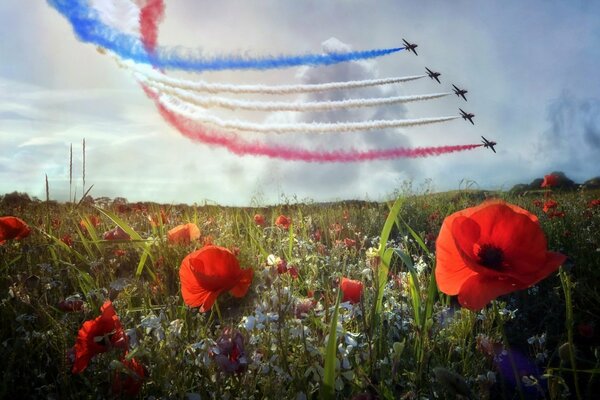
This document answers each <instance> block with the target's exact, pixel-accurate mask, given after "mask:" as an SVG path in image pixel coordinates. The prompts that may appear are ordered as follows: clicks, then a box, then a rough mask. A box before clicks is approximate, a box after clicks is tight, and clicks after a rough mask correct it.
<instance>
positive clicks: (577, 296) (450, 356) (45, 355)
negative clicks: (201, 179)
mask: <svg viewBox="0 0 600 400" xmlns="http://www.w3.org/2000/svg"><path fill="white" fill-rule="evenodd" d="M492 196H494V197H501V198H504V199H505V200H507V201H510V202H511V203H514V204H517V205H519V206H521V207H523V208H526V209H528V210H530V211H531V212H533V213H535V214H536V215H537V216H538V217H539V220H540V223H541V225H542V228H543V229H544V231H545V233H546V236H547V239H548V246H549V248H550V249H552V250H555V251H560V252H562V253H564V254H566V255H568V257H569V260H568V262H567V263H566V265H565V266H564V267H563V271H562V272H561V275H560V277H558V276H552V277H549V278H548V279H546V280H544V281H542V282H540V283H538V284H537V285H536V286H535V287H534V288H530V289H529V290H525V291H521V292H517V293H513V294H510V295H507V296H503V297H502V298H500V299H499V300H498V301H497V302H495V303H494V305H493V307H488V308H487V309H485V310H483V311H481V312H478V313H475V312H471V311H468V310H464V309H460V308H459V307H458V306H457V305H456V303H455V302H453V301H452V300H451V299H450V298H449V297H448V296H446V295H444V294H441V293H439V292H438V289H437V285H436V281H435V237H436V236H437V233H438V231H439V228H440V226H441V223H442V221H443V219H444V218H445V217H446V216H447V215H449V214H451V213H453V212H455V211H458V210H460V209H463V208H466V207H470V206H473V205H476V204H479V203H480V202H481V201H483V200H484V199H485V198H488V197H492ZM598 197H600V196H599V194H598V193H594V192H572V193H568V192H561V193H554V192H547V191H544V192H536V193H532V194H525V195H515V194H507V193H489V192H482V191H475V190H472V189H471V185H468V184H465V189H464V190H460V191H456V192H449V193H445V194H433V193H430V192H429V191H426V192H425V193H424V194H422V195H415V194H413V193H411V192H409V191H404V192H403V193H402V195H401V196H400V197H398V199H396V201H395V202H394V203H393V205H392V206H391V207H389V206H388V204H379V203H366V202H344V203H331V204H327V205H320V204H304V205H291V204H285V205H281V206H277V207H271V208H259V207H256V208H248V209H233V208H225V207H218V206H214V205H205V206H202V207H188V206H160V205H156V204H141V203H138V204H129V203H127V204H125V206H126V207H124V209H120V208H118V205H117V204H113V203H111V202H108V201H107V202H104V204H102V207H100V206H99V205H98V206H97V207H92V206H90V205H89V204H87V202H81V203H80V204H78V205H77V206H73V205H72V204H69V205H60V204H54V203H44V202H36V201H29V202H26V203H24V204H23V205H22V206H19V205H18V204H14V202H7V203H2V204H0V207H2V208H0V215H16V216H18V217H20V218H22V219H23V220H25V221H27V222H28V223H29V225H30V226H31V227H32V228H33V233H32V235H31V236H30V237H28V238H26V239H24V240H21V241H9V242H7V243H5V244H4V245H0V321H1V324H0V370H2V371H3V373H4V375H3V377H2V378H1V379H0V397H1V398H16V397H19V398H67V399H68V398H106V397H110V396H111V393H110V387H111V383H112V381H113V380H114V373H115V371H116V370H122V369H123V360H121V356H122V354H120V353H119V352H118V351H117V350H112V351H109V352H106V353H103V354H101V355H98V356H97V357H95V358H94V359H93V360H92V362H91V363H90V366H89V368H88V369H87V370H86V371H84V372H83V373H82V374H79V375H73V374H71V372H70V369H71V366H70V364H69V361H68V358H67V357H66V354H67V353H68V351H69V350H70V349H71V348H72V347H73V345H74V343H75V340H76V337H77V332H78V330H79V329H80V328H81V326H82V324H83V322H84V321H86V320H90V319H93V318H96V317H97V316H98V315H99V307H100V306H101V304H102V303H103V301H104V300H105V299H108V298H110V299H112V301H113V304H114V307H115V310H116V311H117V313H118V315H119V318H120V320H121V322H122V324H123V326H124V328H125V329H127V330H128V332H129V333H130V335H132V338H133V336H135V340H133V339H132V340H131V348H130V352H129V353H128V355H127V356H126V357H127V359H131V358H135V359H136V360H138V361H139V362H140V363H141V364H143V365H144V366H145V368H146V370H147V372H148V375H147V376H148V377H147V378H146V379H145V380H144V385H143V387H142V391H141V393H140V395H139V396H140V397H142V398H147V397H150V396H155V397H157V398H184V397H185V396H186V395H187V394H188V393H189V394H192V393H194V394H198V395H200V396H201V397H202V398H226V397H229V398H248V399H250V398H255V399H259V398H282V399H283V398H296V397H299V398H302V396H303V395H304V396H306V398H309V399H310V398H317V397H319V396H322V397H325V398H340V399H341V398H352V397H354V396H357V395H360V394H365V395H366V394H368V395H370V396H372V397H377V398H383V399H388V398H389V399H393V398H403V397H404V398H419V397H427V398H442V399H444V398H454V394H453V393H451V392H450V391H449V390H450V389H449V387H450V386H451V385H450V386H449V383H448V382H450V383H452V382H453V380H456V379H459V378H460V381H461V384H463V381H464V384H466V385H467V386H468V387H469V390H470V392H472V393H473V396H474V397H477V398H482V399H484V398H490V397H491V396H492V395H493V396H496V398H498V397H500V398H502V397H503V398H518V396H519V391H518V390H517V389H515V388H514V387H511V386H510V383H509V382H508V381H507V380H506V379H502V377H501V376H500V374H498V373H497V369H496V367H495V364H494V363H495V361H494V360H495V357H496V358H497V354H494V353H493V352H494V349H496V350H498V349H502V348H508V347H510V348H511V349H518V351H519V352H520V353H522V354H523V355H524V356H525V357H527V358H528V359H529V360H532V362H534V363H535V364H536V366H537V367H538V368H539V369H540V370H541V371H543V372H544V374H545V375H546V378H543V377H541V376H540V377H535V378H536V379H538V380H540V381H543V379H547V382H548V385H547V386H548V389H547V390H546V392H545V395H546V397H547V398H552V399H554V398H556V399H558V398H560V397H561V396H563V397H564V396H568V395H572V396H577V395H578V394H579V395H580V396H581V398H585V397H586V396H588V395H589V394H590V393H595V390H597V388H598V381H599V379H600V377H599V371H598V365H600V360H598V359H597V343H598V332H597V331H595V330H594V329H597V327H598V326H600V315H598V312H597V310H599V309H600V295H599V294H598V291H597V287H598V284H599V283H600V258H599V257H598V252H597V249H600V237H599V236H598V235H597V232H599V231H600V207H596V208H594V207H590V206H589V204H590V200H591V199H595V198H598ZM549 199H553V200H556V201H557V203H558V206H557V208H556V210H557V211H560V212H564V216H562V217H561V216H551V214H549V213H546V212H544V211H543V210H542V206H543V203H544V202H545V201H547V200H549ZM540 202H541V204H542V206H540ZM161 211H162V212H164V214H165V215H166V217H167V219H166V220H165V221H163V220H162V219H161V218H160V217H159V218H155V221H154V222H151V221H150V220H151V219H152V218H151V217H153V216H157V215H158V216H160V213H161ZM255 213H261V214H263V215H264V216H265V220H266V221H267V223H266V226H264V227H261V226H257V225H256V224H255V223H254V221H253V219H252V216H253V215H254V214H255ZM280 214H284V215H286V216H288V217H290V218H291V219H292V221H293V225H292V226H291V227H290V229H289V230H285V229H282V228H280V227H277V226H275V225H274V221H275V219H276V217H277V216H278V215H280ZM92 216H94V217H99V219H100V221H99V225H98V226H95V225H94V224H93V223H92V222H93V221H92ZM81 221H83V223H82V224H80V222H81ZM188 222H193V223H196V224H197V225H198V227H199V228H200V230H201V234H202V237H201V239H200V240H198V241H196V242H193V243H190V244H179V245H173V244H170V243H168V241H167V239H166V233H167V231H168V230H169V229H171V228H173V227H175V226H177V225H179V224H183V223H188ZM115 226H119V227H121V229H123V230H124V231H125V232H127V233H128V234H129V235H130V237H131V240H126V241H109V240H104V239H102V238H103V232H106V231H108V230H110V229H113V228H114V227H115ZM67 236H68V237H70V238H71V239H72V243H69V241H67V240H65V237H67ZM345 239H348V240H346V241H345ZM352 241H355V243H354V244H352V243H353V242H352ZM205 242H206V243H207V242H212V243H214V244H217V245H219V246H224V247H227V248H230V249H232V250H233V249H235V251H236V252H238V258H239V260H240V264H241V265H242V266H243V267H248V268H253V269H254V280H253V283H252V285H251V288H250V290H249V292H248V294H247V295H246V296H245V297H244V298H236V297H233V296H231V295H229V294H228V293H226V292H224V293H222V294H221V295H220V296H219V299H218V304H219V309H220V316H218V315H217V313H216V312H215V313H211V312H208V313H204V314H203V313H199V312H198V310H197V309H195V310H194V309H190V308H188V307H186V306H185V305H184V303H183V301H182V298H181V295H180V286H179V285H180V283H179V266H180V264H181V261H182V259H183V258H184V257H185V256H186V255H187V254H189V253H190V252H192V251H194V250H196V249H198V248H200V247H202V246H203V245H204V243H205ZM277 260H282V261H285V266H286V267H285V268H283V267H282V266H283V265H284V263H281V264H279V263H278V261H277ZM293 271H297V274H298V277H297V278H296V277H295V275H293V273H292V272H293ZM341 276H346V277H349V278H351V279H359V280H361V281H362V282H363V284H364V293H363V297H362V300H361V303H359V304H354V305H350V304H348V303H340V301H341V300H340V298H339V290H337V289H336V287H337V282H336V279H334V278H338V277H341ZM561 287H562V289H561ZM72 296H79V297H78V298H80V299H82V300H83V302H84V308H83V310H82V311H81V312H72V313H67V312H64V311H61V310H60V308H59V303H60V302H61V301H63V300H65V299H67V298H70V297H72ZM227 328H230V329H235V330H239V331H240V332H241V333H242V335H243V337H244V352H245V357H246V358H247V360H248V370H247V371H245V372H240V373H237V374H229V373H225V372H224V371H222V370H221V369H220V368H219V365H218V363H217V362H216V360H215V354H216V353H215V346H216V341H217V339H218V338H219V337H220V336H221V335H222V334H223V332H224V331H225V329H227ZM327 335H329V340H326V337H327ZM586 335H587V336H586ZM542 338H543V340H542ZM560 349H563V350H562V352H561V351H560ZM565 349H566V350H565ZM562 353H564V354H566V356H565V357H563V358H564V360H563V358H561V354H562ZM564 354H563V355H564ZM434 370H435V371H438V373H437V375H439V376H436V373H434ZM439 371H442V372H443V374H442V372H439ZM444 371H447V372H444ZM125 372H126V371H125ZM440 374H442V375H440ZM440 377H441V378H440ZM457 377H459V378H457ZM446 378H447V379H446ZM492 378H493V379H492ZM494 379H495V382H494V381H493V380H494ZM528 379H533V378H528ZM523 382H525V383H522V385H521V386H522V387H523V388H522V390H523V391H524V393H525V394H527V393H528V392H527V390H529V389H528V387H527V385H526V383H529V384H530V385H532V386H531V387H534V388H535V385H533V384H531V381H527V380H525V381H523ZM544 382H545V381H544Z"/></svg>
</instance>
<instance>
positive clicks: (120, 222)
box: [94, 206, 144, 240]
mask: <svg viewBox="0 0 600 400" xmlns="http://www.w3.org/2000/svg"><path fill="white" fill-rule="evenodd" d="M94 208H95V209H96V210H98V211H100V212H101V213H102V214H104V215H105V216H107V217H108V218H109V219H111V220H112V221H113V222H114V223H115V224H117V226H119V227H120V228H121V229H123V230H124V231H125V232H126V233H127V234H128V235H129V237H130V238H131V239H133V240H144V239H142V237H141V236H140V235H139V233H137V232H136V231H134V230H133V228H132V227H130V226H129V225H128V224H127V222H125V221H123V220H122V219H121V218H119V216H117V215H116V214H114V213H112V212H110V211H108V210H105V209H103V208H100V207H96V206H94Z"/></svg>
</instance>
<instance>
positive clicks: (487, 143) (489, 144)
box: [481, 136, 497, 153]
mask: <svg viewBox="0 0 600 400" xmlns="http://www.w3.org/2000/svg"><path fill="white" fill-rule="evenodd" d="M481 138H482V139H483V140H482V141H481V143H483V147H489V148H490V149H492V151H493V152H494V153H495V152H496V149H494V146H495V145H496V144H497V143H496V142H494V141H490V140H487V139H486V138H484V137H483V136H482V137H481Z"/></svg>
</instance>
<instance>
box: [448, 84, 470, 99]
mask: <svg viewBox="0 0 600 400" xmlns="http://www.w3.org/2000/svg"><path fill="white" fill-rule="evenodd" d="M452 87H453V88H454V94H455V95H457V96H459V97H462V98H463V99H465V101H467V98H466V97H465V94H467V93H469V91H468V90H464V89H459V88H457V87H456V85H452Z"/></svg>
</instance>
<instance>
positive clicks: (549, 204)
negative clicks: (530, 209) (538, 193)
mask: <svg viewBox="0 0 600 400" xmlns="http://www.w3.org/2000/svg"><path fill="white" fill-rule="evenodd" d="M556 207H558V203H557V202H556V201H555V200H548V201H546V202H545V203H544V208H543V210H544V212H545V213H547V212H548V211H550V210H552V209H553V208H556Z"/></svg>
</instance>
